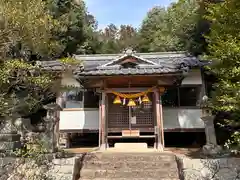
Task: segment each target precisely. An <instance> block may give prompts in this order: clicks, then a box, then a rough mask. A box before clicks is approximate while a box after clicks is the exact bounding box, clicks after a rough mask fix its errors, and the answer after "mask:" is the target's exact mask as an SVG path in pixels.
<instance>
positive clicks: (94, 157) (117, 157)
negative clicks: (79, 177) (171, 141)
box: [82, 153, 175, 162]
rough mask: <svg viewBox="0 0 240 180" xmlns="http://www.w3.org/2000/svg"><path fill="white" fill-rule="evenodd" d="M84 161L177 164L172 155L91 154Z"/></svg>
mask: <svg viewBox="0 0 240 180" xmlns="http://www.w3.org/2000/svg"><path fill="white" fill-rule="evenodd" d="M82 159H83V161H99V160H100V161H104V162H106V161H107V162H118V161H141V162H142V161H146V162H170V161H171V162H172V161H174V162H175V156H174V155H173V154H170V153H162V154H161V153H90V154H87V155H86V156H84V157H83V158H82Z"/></svg>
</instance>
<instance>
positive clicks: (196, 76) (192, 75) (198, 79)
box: [182, 69, 203, 85]
mask: <svg viewBox="0 0 240 180" xmlns="http://www.w3.org/2000/svg"><path fill="white" fill-rule="evenodd" d="M202 83H203V82H202V76H201V71H200V70H199V69H196V70H195V69H194V70H191V71H190V72H189V73H188V75H187V77H185V78H184V79H183V81H182V84H183V85H201V84H202Z"/></svg>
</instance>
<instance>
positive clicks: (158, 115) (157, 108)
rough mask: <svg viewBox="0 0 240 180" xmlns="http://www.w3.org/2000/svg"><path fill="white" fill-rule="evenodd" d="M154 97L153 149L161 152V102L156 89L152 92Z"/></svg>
mask: <svg viewBox="0 0 240 180" xmlns="http://www.w3.org/2000/svg"><path fill="white" fill-rule="evenodd" d="M154 97H155V111H156V112H155V113H156V127H155V131H156V132H155V133H156V136H157V137H156V142H155V147H156V148H157V149H158V150H160V151H163V145H162V131H163V128H162V123H161V118H162V115H161V112H162V110H161V109H162V106H161V102H160V96H159V90H158V89H156V90H155V91H154Z"/></svg>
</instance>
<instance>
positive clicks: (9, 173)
mask: <svg viewBox="0 0 240 180" xmlns="http://www.w3.org/2000/svg"><path fill="white" fill-rule="evenodd" d="M76 159H78V158H77V157H71V158H60V159H53V160H52V162H50V163H49V164H48V165H47V166H46V165H41V166H37V165H36V163H35V162H34V161H29V159H28V161H26V163H24V162H23V161H22V160H21V159H17V158H9V157H8V158H7V157H4V158H0V180H25V179H26V177H27V179H28V180H32V179H34V180H42V179H43V178H44V179H45V177H44V176H47V177H48V178H49V179H51V180H75V178H74V177H75V176H76V175H75V174H76V169H78V168H79V167H77V166H76V167H75V162H78V161H77V160H76ZM76 165H77V164H76Z"/></svg>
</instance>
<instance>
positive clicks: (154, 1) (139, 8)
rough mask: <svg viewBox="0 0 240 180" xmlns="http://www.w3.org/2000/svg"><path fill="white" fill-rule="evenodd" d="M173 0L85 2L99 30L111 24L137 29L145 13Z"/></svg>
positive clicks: (97, 0)
mask: <svg viewBox="0 0 240 180" xmlns="http://www.w3.org/2000/svg"><path fill="white" fill-rule="evenodd" d="M174 1H175V0H85V2H86V4H87V7H88V11H89V12H90V13H91V14H93V15H94V16H95V17H96V19H97V21H98V26H99V28H103V27H105V26H106V25H108V24H110V23H113V24H115V25H117V26H119V25H121V24H130V25H132V26H134V27H139V25H140V24H141V21H142V19H143V18H144V17H145V16H146V13H147V12H148V11H149V10H150V9H151V8H152V7H153V6H165V7H167V6H168V5H169V4H170V3H172V2H174Z"/></svg>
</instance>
